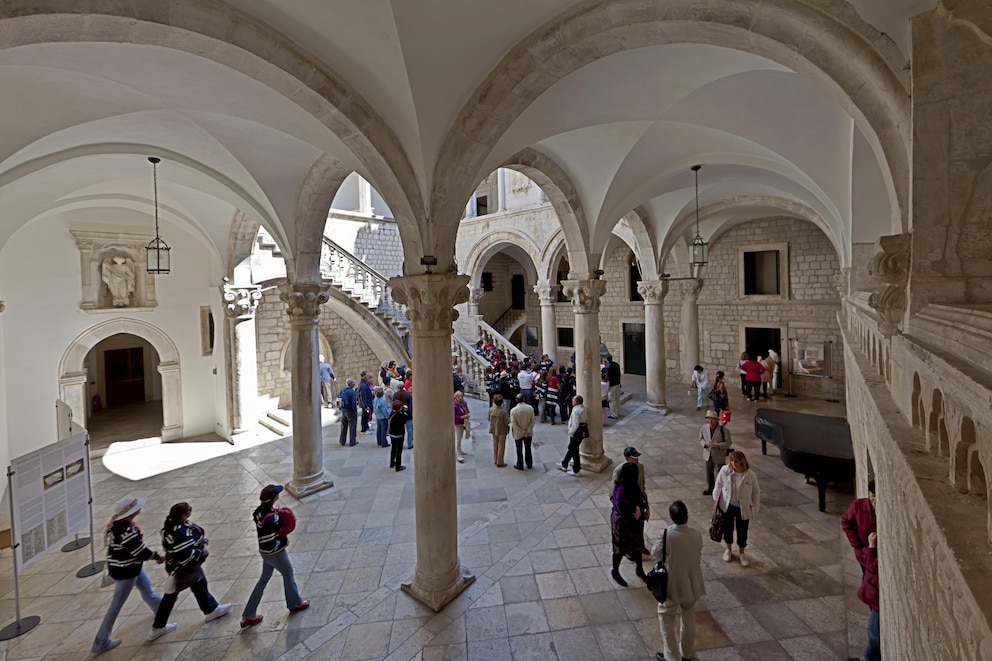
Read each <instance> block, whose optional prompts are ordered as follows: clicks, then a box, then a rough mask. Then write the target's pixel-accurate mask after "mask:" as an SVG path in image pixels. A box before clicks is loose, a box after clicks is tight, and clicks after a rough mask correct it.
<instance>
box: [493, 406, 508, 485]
mask: <svg viewBox="0 0 992 661" xmlns="http://www.w3.org/2000/svg"><path fill="white" fill-rule="evenodd" d="M489 433H490V434H491V435H492V437H493V461H494V462H495V463H496V466H497V467H499V468H502V467H503V466H506V463H505V462H504V461H503V454H504V452H505V451H506V435H507V434H509V433H510V416H509V415H508V414H507V413H506V409H504V408H503V396H502V395H493V405H492V406H491V407H490V408H489Z"/></svg>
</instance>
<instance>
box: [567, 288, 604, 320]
mask: <svg viewBox="0 0 992 661" xmlns="http://www.w3.org/2000/svg"><path fill="white" fill-rule="evenodd" d="M561 289H562V292H564V294H565V296H567V297H569V298H570V299H572V306H573V307H574V308H575V313H576V314H588V313H591V312H599V301H600V299H601V298H602V297H603V294H605V293H606V282H604V281H603V280H562V283H561Z"/></svg>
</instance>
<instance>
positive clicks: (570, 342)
mask: <svg viewBox="0 0 992 661" xmlns="http://www.w3.org/2000/svg"><path fill="white" fill-rule="evenodd" d="M558 346H560V347H574V346H575V330H574V329H572V328H559V329H558Z"/></svg>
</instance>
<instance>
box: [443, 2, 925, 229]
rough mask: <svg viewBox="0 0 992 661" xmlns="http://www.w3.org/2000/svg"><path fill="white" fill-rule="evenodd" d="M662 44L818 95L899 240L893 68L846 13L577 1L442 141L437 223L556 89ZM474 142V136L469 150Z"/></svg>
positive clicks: (493, 76) (899, 142)
mask: <svg viewBox="0 0 992 661" xmlns="http://www.w3.org/2000/svg"><path fill="white" fill-rule="evenodd" d="M869 34H870V35H871V37H869V36H868V35H869ZM667 43H701V44H714V45H719V46H723V47H725V48H733V49H737V50H741V51H744V52H749V53H753V54H756V55H760V56H762V57H765V58H768V59H770V60H773V61H775V62H778V63H780V64H782V65H784V66H786V67H788V68H790V69H791V70H793V71H795V72H796V73H798V74H799V75H801V76H803V77H804V78H806V79H807V80H810V81H811V82H812V83H813V84H814V85H816V86H817V87H819V88H821V89H823V90H824V91H825V92H826V93H827V94H828V95H829V96H831V97H833V98H834V99H835V100H836V101H837V102H838V103H839V104H840V105H841V107H842V108H844V109H845V111H847V112H848V114H850V115H851V116H852V117H853V118H854V119H855V122H856V124H857V125H858V127H859V129H860V130H861V132H862V133H863V134H864V135H865V138H866V139H867V140H868V142H869V144H870V146H871V147H872V150H873V152H874V154H875V157H876V159H877V161H878V162H879V164H880V170H881V171H882V177H883V180H884V184H885V187H886V190H887V192H888V196H889V199H890V204H891V207H892V208H893V209H894V210H898V211H897V213H895V214H894V216H896V217H898V221H899V222H898V227H893V233H901V232H902V231H904V229H905V228H906V226H907V218H908V198H909V162H910V153H909V150H910V135H909V134H910V101H909V83H908V75H907V71H906V69H907V67H906V62H905V59H904V58H902V57H901V56H898V55H896V53H897V52H898V51H897V49H895V48H894V47H890V45H891V40H889V39H887V38H886V37H885V36H884V35H881V34H879V33H878V32H877V31H875V30H873V29H871V28H870V27H868V26H867V24H866V23H864V22H863V21H861V20H860V18H858V17H857V16H856V15H854V14H852V13H851V12H846V13H839V14H838V15H832V14H831V13H830V12H829V11H826V10H823V9H821V8H819V7H814V6H811V5H810V4H808V3H805V2H801V1H800V0H754V1H753V2H749V3H728V2H723V0H703V1H702V2H700V0H670V1H669V2H665V3H664V4H658V5H651V4H648V5H647V7H646V8H645V4H644V3H643V2H642V1H641V0H611V2H601V1H599V0H587V2H584V3H582V4H580V5H578V6H576V7H574V8H573V9H572V10H570V11H568V12H567V13H565V14H564V15H562V16H560V17H559V18H557V19H555V20H554V21H552V22H551V23H549V24H546V25H544V26H542V27H541V28H539V29H537V30H535V31H534V32H532V33H531V34H529V35H528V36H527V37H525V38H524V39H523V40H521V41H520V42H519V43H518V44H517V45H516V46H515V47H514V48H512V49H511V50H510V51H509V52H508V53H507V55H506V56H505V57H504V58H503V60H502V61H501V62H500V63H499V64H498V65H497V66H496V67H495V68H494V69H493V70H492V71H491V72H490V74H489V76H488V77H487V78H486V80H485V81H484V82H483V83H482V84H481V85H479V87H478V88H476V90H475V92H473V94H472V95H471V96H470V97H469V99H468V100H467V101H466V103H465V105H464V106H463V107H462V109H461V111H460V112H459V114H458V117H457V118H456V120H455V121H454V123H453V125H452V127H451V129H450V131H449V132H448V134H447V136H446V137H445V140H444V143H443V145H442V148H441V153H440V154H439V158H438V162H437V166H436V168H435V173H434V178H433V191H432V194H431V198H432V200H434V201H436V205H437V209H436V211H438V212H439V213H438V214H437V217H439V218H457V217H458V211H459V209H457V208H454V207H455V206H457V204H458V202H457V200H464V199H466V198H467V197H468V195H469V194H470V193H471V191H470V190H469V188H470V187H471V186H472V182H473V181H475V180H477V179H478V178H479V176H480V175H481V174H482V173H483V172H484V171H485V170H486V169H487V167H489V166H490V165H491V164H490V163H487V160H490V159H494V158H495V159H498V158H499V156H498V155H493V154H491V153H490V152H489V149H491V148H492V146H494V145H495V144H496V143H497V142H498V141H499V139H500V138H501V137H502V136H503V135H504V134H505V133H506V131H507V130H508V129H509V127H510V126H511V125H512V124H513V123H514V122H515V121H516V120H517V119H518V118H519V117H520V116H521V115H522V114H523V112H524V111H525V110H526V109H527V108H528V107H529V106H530V105H531V104H532V103H533V102H534V101H535V100H536V99H537V98H538V97H540V96H541V95H542V94H543V93H544V92H545V91H546V90H547V89H549V88H550V87H551V86H552V85H554V84H555V83H556V82H557V81H559V80H561V79H562V78H564V77H566V76H568V75H569V74H571V73H573V72H575V71H578V70H579V69H581V68H582V67H584V66H585V65H587V64H590V63H591V62H594V61H596V60H598V59H601V58H604V57H606V56H609V55H612V54H614V53H618V52H621V51H624V50H629V49H633V48H641V47H645V46H653V45H658V44H667ZM876 44H878V46H877V47H876ZM479 136H486V140H485V142H484V143H483V144H481V145H480V138H479ZM489 169H491V167H490V168H489ZM465 173H467V175H466V174H465ZM460 175H461V176H460ZM448 207H451V208H448ZM442 209H443V211H442ZM894 224H895V223H894Z"/></svg>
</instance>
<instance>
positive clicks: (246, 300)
mask: <svg viewBox="0 0 992 661" xmlns="http://www.w3.org/2000/svg"><path fill="white" fill-rule="evenodd" d="M220 290H221V298H223V299H224V308H225V309H226V310H227V316H228V317H229V318H231V319H250V318H251V317H252V316H254V314H255V310H257V309H258V304H259V303H260V302H261V301H262V287H261V285H247V286H244V287H236V286H234V285H230V284H227V283H224V284H223V285H222V286H221V288H220Z"/></svg>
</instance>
